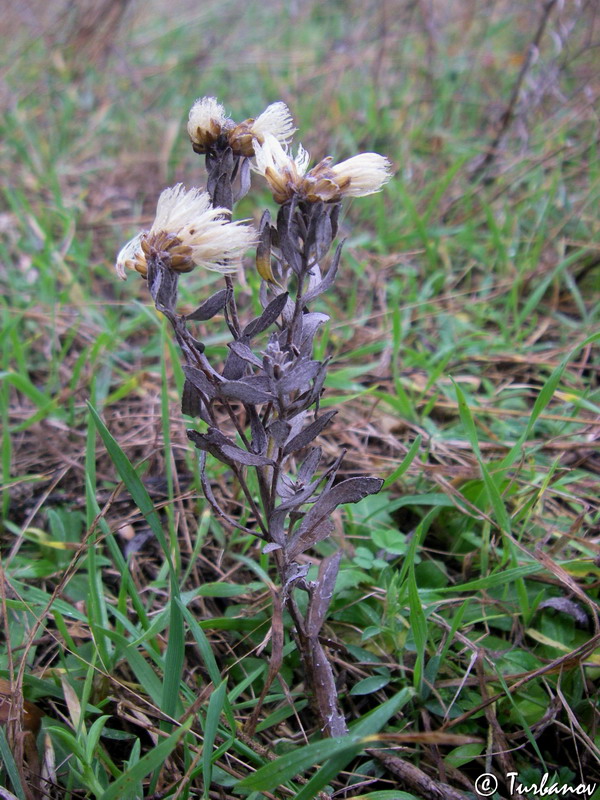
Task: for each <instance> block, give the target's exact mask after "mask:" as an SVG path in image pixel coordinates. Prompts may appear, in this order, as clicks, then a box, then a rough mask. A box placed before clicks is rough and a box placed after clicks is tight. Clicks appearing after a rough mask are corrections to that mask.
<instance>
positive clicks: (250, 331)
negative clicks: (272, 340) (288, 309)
mask: <svg viewBox="0 0 600 800" xmlns="http://www.w3.org/2000/svg"><path fill="white" fill-rule="evenodd" d="M287 299H288V293H287V292H283V294H280V295H278V296H277V297H275V298H274V299H273V300H271V302H270V303H269V305H268V306H267V307H266V308H265V310H264V311H263V313H262V314H261V315H260V317H258V318H257V319H253V320H252V322H250V323H248V325H246V327H245V328H244V331H243V334H242V338H243V339H246V340H248V339H251V338H252V337H253V336H257V335H258V334H259V333H262V332H263V331H266V330H267V328H269V327H270V326H271V325H272V324H273V323H274V322H275V320H276V319H277V317H278V316H279V315H280V314H281V312H282V310H283V307H284V306H285V304H286V303H287Z"/></svg>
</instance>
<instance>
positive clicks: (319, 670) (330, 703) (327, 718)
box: [308, 639, 348, 736]
mask: <svg viewBox="0 0 600 800" xmlns="http://www.w3.org/2000/svg"><path fill="white" fill-rule="evenodd" d="M308 641H309V643H310V649H311V652H310V656H309V658H310V667H309V669H310V682H311V684H312V688H313V692H314V694H315V705H316V707H317V708H318V710H319V717H320V719H321V730H322V732H323V734H324V735H325V736H344V735H345V734H347V733H348V728H347V726H346V720H345V719H344V717H343V715H342V713H341V712H340V710H339V708H338V704H337V688H336V685H335V680H334V677H333V670H332V668H331V664H330V663H329V659H328V658H327V654H326V653H325V650H323V646H322V645H321V643H320V642H319V640H318V639H309V640H308Z"/></svg>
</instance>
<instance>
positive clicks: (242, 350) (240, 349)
mask: <svg viewBox="0 0 600 800" xmlns="http://www.w3.org/2000/svg"><path fill="white" fill-rule="evenodd" d="M228 347H229V349H230V350H232V351H233V352H234V353H235V354H236V355H237V356H239V357H240V358H241V359H242V360H243V361H246V362H247V363H248V364H252V365H253V366H255V367H258V368H259V369H262V365H263V362H262V361H261V359H260V358H259V357H258V356H256V355H254V353H253V352H252V350H251V349H250V348H249V347H248V345H247V344H246V343H245V342H242V341H241V340H238V341H237V342H231V343H230V344H229V345H228Z"/></svg>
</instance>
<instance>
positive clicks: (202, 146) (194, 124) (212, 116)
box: [187, 97, 235, 153]
mask: <svg viewBox="0 0 600 800" xmlns="http://www.w3.org/2000/svg"><path fill="white" fill-rule="evenodd" d="M234 125H235V123H234V122H233V120H231V119H229V118H228V117H227V116H226V115H225V109H224V108H223V106H222V105H221V104H220V103H219V102H217V99H216V98H215V97H200V98H198V100H196V102H195V103H194V105H193V106H192V107H191V109H190V114H189V119H188V124H187V130H188V133H189V135H190V139H191V140H192V145H193V147H194V150H195V151H196V152H197V153H206V151H207V150H208V149H210V147H211V146H212V145H214V144H215V142H216V141H217V139H218V138H219V136H221V134H222V133H225V132H226V131H228V130H230V129H231V128H233V127H234Z"/></svg>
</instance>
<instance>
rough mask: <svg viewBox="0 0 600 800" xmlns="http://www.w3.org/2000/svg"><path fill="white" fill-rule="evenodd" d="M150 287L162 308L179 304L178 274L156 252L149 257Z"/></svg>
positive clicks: (156, 302) (160, 308) (148, 277)
mask: <svg viewBox="0 0 600 800" xmlns="http://www.w3.org/2000/svg"><path fill="white" fill-rule="evenodd" d="M146 262H147V264H148V276H147V279H148V289H149V290H150V294H151V295H152V299H153V300H154V303H155V305H156V306H157V308H158V309H159V311H160V310H162V309H167V310H171V309H174V308H175V305H176V304H177V282H178V279H179V278H178V274H177V273H176V272H174V271H173V270H172V269H168V268H167V267H166V266H165V264H163V262H162V261H161V259H160V258H159V256H158V255H157V254H156V252H153V253H151V255H150V256H148V257H147V259H146Z"/></svg>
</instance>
